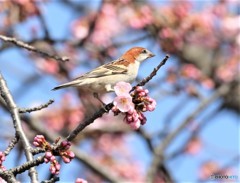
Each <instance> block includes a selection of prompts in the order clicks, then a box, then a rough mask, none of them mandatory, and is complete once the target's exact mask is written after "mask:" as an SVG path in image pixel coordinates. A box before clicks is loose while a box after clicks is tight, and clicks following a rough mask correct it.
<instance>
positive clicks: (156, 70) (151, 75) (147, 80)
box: [130, 55, 169, 92]
mask: <svg viewBox="0 0 240 183" xmlns="http://www.w3.org/2000/svg"><path fill="white" fill-rule="evenodd" d="M168 58H169V55H166V56H165V58H164V59H163V60H162V61H161V62H160V64H159V65H158V66H157V67H156V68H154V70H153V71H152V72H151V74H150V75H149V76H148V77H146V78H144V79H143V80H142V81H141V82H139V83H138V84H137V85H136V86H134V87H133V88H132V89H131V91H133V90H135V89H136V87H138V86H144V85H145V84H146V83H148V82H149V81H150V80H151V79H152V78H153V77H154V76H155V75H156V74H157V72H158V70H159V69H160V68H161V67H162V66H163V65H165V63H166V62H167V60H168ZM131 91H130V92H131Z"/></svg>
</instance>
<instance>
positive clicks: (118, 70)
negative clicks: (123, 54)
mask: <svg viewBox="0 0 240 183" xmlns="http://www.w3.org/2000/svg"><path fill="white" fill-rule="evenodd" d="M122 61H123V59H118V60H115V61H112V62H110V63H107V64H105V65H102V66H100V67H97V68H96V69H94V70H92V71H90V72H87V73H85V74H84V75H82V76H80V77H78V78H76V79H75V80H77V79H85V78H99V77H103V76H110V75H111V76H112V75H115V74H125V73H127V71H128V70H127V69H126V67H125V66H124V65H122V64H118V63H120V62H122Z"/></svg>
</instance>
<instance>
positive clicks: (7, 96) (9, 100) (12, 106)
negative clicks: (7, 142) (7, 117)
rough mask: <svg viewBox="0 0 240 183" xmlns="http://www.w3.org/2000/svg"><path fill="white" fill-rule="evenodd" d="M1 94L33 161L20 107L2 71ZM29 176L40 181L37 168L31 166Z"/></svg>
mask: <svg viewBox="0 0 240 183" xmlns="http://www.w3.org/2000/svg"><path fill="white" fill-rule="evenodd" d="M0 95H1V96H2V98H3V99H4V100H5V102H6V104H7V106H8V109H9V111H10V113H11V116H12V119H13V125H14V128H15V129H16V135H17V136H19V138H20V140H21V141H22V144H23V146H24V152H25V155H26V158H27V161H32V160H33V156H32V154H31V152H30V149H31V146H30V143H29V141H28V139H27V137H26V135H25V133H24V131H23V129H22V125H21V120H20V116H19V112H18V107H17V105H16V103H15V102H14V100H13V97H12V95H11V93H10V91H9V89H8V87H7V84H6V82H5V80H4V78H3V76H2V75H1V73H0ZM29 176H30V177H31V181H32V182H34V183H35V182H38V178H37V171H36V169H35V168H31V169H30V170H29Z"/></svg>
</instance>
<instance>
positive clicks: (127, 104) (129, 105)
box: [113, 95, 134, 112]
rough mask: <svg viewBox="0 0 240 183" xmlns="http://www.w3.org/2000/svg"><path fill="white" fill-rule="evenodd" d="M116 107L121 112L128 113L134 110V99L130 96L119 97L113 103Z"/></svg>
mask: <svg viewBox="0 0 240 183" xmlns="http://www.w3.org/2000/svg"><path fill="white" fill-rule="evenodd" d="M113 104H114V106H116V107H117V108H118V109H119V110H120V111H121V112H127V111H129V110H132V109H134V104H133V102H132V97H131V96H130V95H128V96H127V95H126V96H118V97H116V98H115V99H114V101H113Z"/></svg>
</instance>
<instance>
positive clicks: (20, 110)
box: [19, 100, 54, 113]
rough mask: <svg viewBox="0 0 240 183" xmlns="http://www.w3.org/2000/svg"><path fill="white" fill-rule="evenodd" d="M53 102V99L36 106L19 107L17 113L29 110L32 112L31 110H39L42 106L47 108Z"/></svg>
mask: <svg viewBox="0 0 240 183" xmlns="http://www.w3.org/2000/svg"><path fill="white" fill-rule="evenodd" d="M53 102H54V100H49V101H48V102H47V103H46V104H42V105H40V106H37V107H33V108H20V109H19V113H26V112H28V113H30V112H33V111H39V110H41V109H43V108H47V107H48V106H49V105H51V104H52V103H53Z"/></svg>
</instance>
